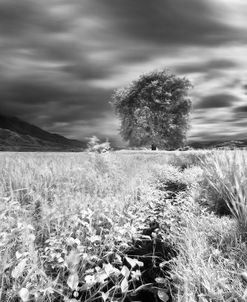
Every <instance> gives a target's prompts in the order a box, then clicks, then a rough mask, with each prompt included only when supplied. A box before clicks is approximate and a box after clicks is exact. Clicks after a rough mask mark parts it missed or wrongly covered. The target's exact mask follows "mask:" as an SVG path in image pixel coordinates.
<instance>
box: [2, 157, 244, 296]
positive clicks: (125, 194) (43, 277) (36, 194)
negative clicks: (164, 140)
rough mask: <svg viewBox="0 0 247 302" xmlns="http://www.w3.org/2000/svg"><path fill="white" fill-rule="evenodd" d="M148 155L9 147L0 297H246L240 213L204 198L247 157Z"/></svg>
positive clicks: (237, 194)
mask: <svg viewBox="0 0 247 302" xmlns="http://www.w3.org/2000/svg"><path fill="white" fill-rule="evenodd" d="M150 154H153V153H151V151H150V153H145V152H144V153H141V152H139V153H133V154H132V153H131V152H129V153H127V152H126V153H121V152H116V153H114V154H113V153H104V154H98V153H86V152H85V153H80V154H73V155H71V154H65V153H64V154H63V153H57V154H49V153H47V154H46V153H36V154H32V153H30V154H29V153H25V154H24V153H3V154H1V156H0V167H1V169H0V197H1V203H0V218H1V225H0V239H1V240H0V284H1V287H0V300H1V301H9V302H14V301H18V302H48V301H49V302H50V301H51V302H55V301H65V302H76V301H88V302H91V301H105V302H110V301H119V302H120V301H124V300H125V301H128V300H129V301H132V300H137V301H138V300H139V301H142V298H141V294H142V295H144V296H145V298H146V299H147V298H148V297H151V298H150V299H149V301H169V299H170V300H171V299H172V301H190V302H195V301H200V302H204V301H209V302H216V301H218V302H225V301H234V300H235V301H245V300H246V298H247V290H246V274H247V264H246V263H247V245H246V238H245V237H244V236H243V235H244V233H243V232H242V231H241V232H240V228H239V225H240V224H239V223H237V222H239V221H240V220H241V219H243V221H245V220H244V217H243V216H236V215H235V217H237V220H236V219H234V217H231V216H226V217H225V216H224V217H219V216H217V215H215V213H214V212H212V211H211V210H210V208H209V207H208V206H207V205H205V202H202V199H203V200H204V199H205V191H206V190H209V192H210V191H211V190H212V187H209V183H208V181H209V180H208V177H209V176H210V177H212V178H210V180H211V181H214V182H215V183H217V181H218V182H219V185H222V184H223V180H224V181H225V183H226V184H227V185H228V186H229V187H230V186H232V188H229V192H234V194H235V196H234V198H235V199H231V203H233V202H234V200H238V199H239V198H242V197H241V196H242V195H243V194H245V192H244V191H243V190H244V188H241V190H239V188H238V187H237V185H236V182H234V179H233V176H232V175H233V173H234V170H235V171H237V170H236V169H238V170H241V171H238V172H236V173H235V174H236V175H235V177H236V178H239V177H240V176H241V177H242V181H243V180H244V179H245V178H246V175H245V172H244V171H245V168H244V165H243V164H244V160H243V159H242V156H245V155H244V153H241V154H240V153H238V152H236V153H222V152H221V153H215V154H214V153H213V152H211V153H207V154H205V153H201V154H198V153H197V152H195V153H193V154H192V153H190V151H189V153H188V154H187V152H185V153H178V152H157V153H155V154H154V155H150ZM179 154H183V157H182V160H181V158H180V157H179ZM186 154H187V155H186ZM192 155H193V156H192ZM198 158H201V160H200V159H198ZM215 158H217V163H218V164H217V165H215V161H216V160H215ZM220 159H221V161H220ZM199 161H201V162H203V163H204V164H201V167H200V166H199V165H198V162H199ZM171 163H172V164H171ZM219 163H220V164H219ZM205 165H206V168H207V167H208V169H207V170H206V169H205ZM210 165H211V166H210ZM219 166H220V168H219ZM219 171H221V172H222V173H223V176H225V177H221V176H222V175H221V174H220V173H221V172H219ZM208 172H210V174H208ZM23 175H25V177H23ZM232 181H233V182H232ZM239 181H240V178H239ZM243 184H244V181H243V182H242V185H243ZM217 186H218V183H217ZM234 186H236V188H237V190H235V191H234ZM241 194H242V195H241ZM167 253H173V255H172V257H170V258H167V255H166V254H167ZM168 259H169V260H168ZM149 295H151V296H149ZM142 297H143V296H142Z"/></svg>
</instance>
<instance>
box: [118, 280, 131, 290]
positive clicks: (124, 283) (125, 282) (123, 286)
mask: <svg viewBox="0 0 247 302" xmlns="http://www.w3.org/2000/svg"><path fill="white" fill-rule="evenodd" d="M120 287H121V291H122V293H126V292H127V290H128V288H129V283H128V280H127V278H124V279H123V281H122V282H121V285H120Z"/></svg>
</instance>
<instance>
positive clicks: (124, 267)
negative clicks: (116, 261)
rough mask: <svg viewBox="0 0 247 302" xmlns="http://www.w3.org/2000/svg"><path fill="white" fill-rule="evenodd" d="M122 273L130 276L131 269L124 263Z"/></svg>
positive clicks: (126, 276)
mask: <svg viewBox="0 0 247 302" xmlns="http://www.w3.org/2000/svg"><path fill="white" fill-rule="evenodd" d="M121 274H122V275H123V276H124V277H125V278H128V277H129V275H130V270H129V269H128V267H127V266H126V265H124V266H123V267H122V269H121Z"/></svg>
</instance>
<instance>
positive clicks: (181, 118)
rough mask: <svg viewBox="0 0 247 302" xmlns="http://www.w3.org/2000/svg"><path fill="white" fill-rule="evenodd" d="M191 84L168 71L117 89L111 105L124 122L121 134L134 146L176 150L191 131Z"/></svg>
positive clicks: (155, 72)
mask: <svg viewBox="0 0 247 302" xmlns="http://www.w3.org/2000/svg"><path fill="white" fill-rule="evenodd" d="M190 87H191V83H190V81H189V80H188V79H186V78H181V77H178V76H176V75H174V74H172V73H169V72H168V71H167V70H162V71H154V72H151V73H147V74H144V75H142V76H140V78H139V79H137V80H135V81H133V82H131V83H130V84H129V85H128V86H127V87H124V88H120V89H117V90H116V91H115V92H114V93H113V95H112V100H111V103H112V105H113V107H114V109H115V111H116V113H117V115H118V116H119V118H120V120H121V129H120V133H121V135H122V137H123V139H124V140H126V141H129V144H130V146H137V147H140V146H150V145H155V146H157V147H159V148H161V149H176V148H178V147H181V146H183V145H184V144H185V141H186V134H187V130H188V128H189V112H190V109H191V101H190V99H189V97H188V90H189V88H190Z"/></svg>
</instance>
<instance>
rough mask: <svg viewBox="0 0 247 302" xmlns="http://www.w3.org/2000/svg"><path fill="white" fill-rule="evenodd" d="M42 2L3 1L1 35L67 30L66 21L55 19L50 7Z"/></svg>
mask: <svg viewBox="0 0 247 302" xmlns="http://www.w3.org/2000/svg"><path fill="white" fill-rule="evenodd" d="M45 4H47V3H45V1H44V4H42V3H41V1H32V0H22V1H16V0H1V1H0V33H1V34H4V35H7V36H9V35H14V36H17V35H19V34H25V33H27V32H32V31H33V30H38V31H45V32H61V31H64V30H66V29H67V26H68V23H67V24H66V23H65V22H64V21H65V20H64V19H60V18H56V19H54V18H53V16H52V14H51V13H50V12H49V6H46V5H45Z"/></svg>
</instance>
